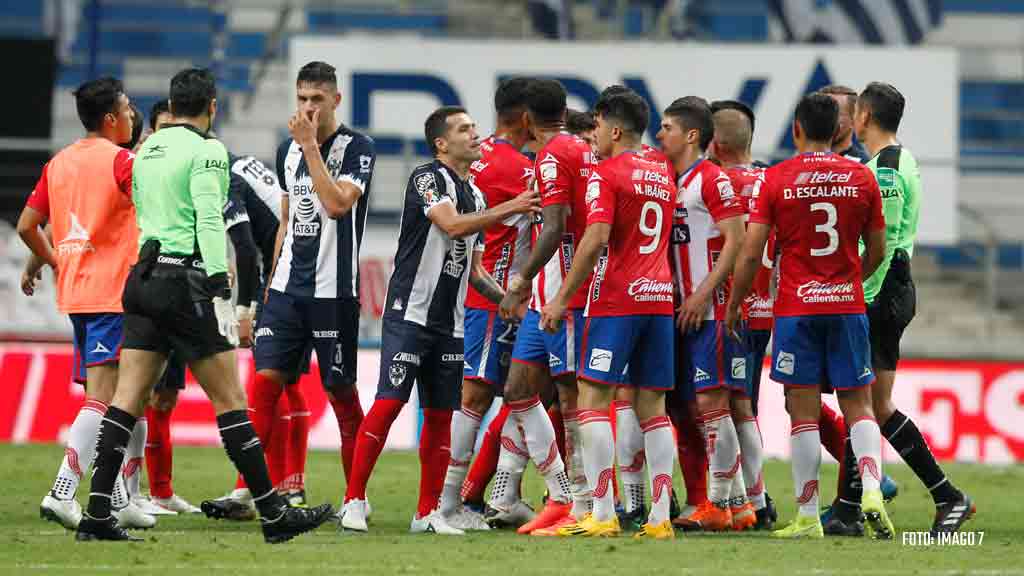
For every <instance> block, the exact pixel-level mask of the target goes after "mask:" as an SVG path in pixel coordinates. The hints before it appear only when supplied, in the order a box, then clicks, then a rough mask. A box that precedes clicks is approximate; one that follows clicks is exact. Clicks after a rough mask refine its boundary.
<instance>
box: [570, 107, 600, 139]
mask: <svg viewBox="0 0 1024 576" xmlns="http://www.w3.org/2000/svg"><path fill="white" fill-rule="evenodd" d="M595 128H597V120H595V119H594V115H593V114H591V113H590V112H580V111H579V110H573V109H572V108H569V109H568V110H566V111H565V129H566V130H568V131H569V133H570V134H575V135H577V136H578V135H580V134H583V133H584V132H590V131H591V130H593V129H595Z"/></svg>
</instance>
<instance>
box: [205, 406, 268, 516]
mask: <svg viewBox="0 0 1024 576" xmlns="http://www.w3.org/2000/svg"><path fill="white" fill-rule="evenodd" d="M217 427H218V428H220V438H221V441H222V442H223V443H224V449H225V450H226V451H227V453H228V457H229V458H231V461H232V462H234V464H235V468H237V469H238V471H239V473H241V474H242V478H244V479H245V483H246V484H247V485H248V486H249V492H251V493H252V497H253V502H254V503H255V504H256V508H258V509H259V511H260V516H262V517H263V518H265V519H268V520H273V519H275V518H277V517H278V516H280V515H281V509H282V508H283V507H284V506H285V501H284V498H282V497H281V496H280V495H279V494H278V493H277V491H276V490H274V486H273V484H271V483H270V474H269V473H268V472H267V461H266V460H265V459H264V457H263V446H262V445H261V444H260V439H259V438H258V437H257V436H256V431H255V430H254V429H253V427H252V423H251V422H249V414H248V413H247V412H246V411H245V410H233V411H231V412H225V413H223V414H221V415H219V416H217Z"/></svg>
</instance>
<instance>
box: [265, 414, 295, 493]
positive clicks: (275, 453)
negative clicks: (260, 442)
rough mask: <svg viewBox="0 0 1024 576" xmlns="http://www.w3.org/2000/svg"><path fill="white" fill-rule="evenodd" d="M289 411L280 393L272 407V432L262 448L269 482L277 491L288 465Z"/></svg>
mask: <svg viewBox="0 0 1024 576" xmlns="http://www.w3.org/2000/svg"><path fill="white" fill-rule="evenodd" d="M291 421H292V417H291V413H290V411H289V408H288V400H287V399H285V398H284V395H282V396H281V397H280V398H278V400H277V405H276V406H275V407H274V423H273V427H274V429H273V432H271V433H270V439H269V443H268V444H267V445H266V447H265V448H264V450H265V454H266V458H267V472H269V473H270V483H271V485H273V486H274V488H277V490H278V491H281V490H284V489H286V488H287V486H285V485H284V480H285V477H286V476H287V475H288V474H287V466H288V436H289V427H290V426H291Z"/></svg>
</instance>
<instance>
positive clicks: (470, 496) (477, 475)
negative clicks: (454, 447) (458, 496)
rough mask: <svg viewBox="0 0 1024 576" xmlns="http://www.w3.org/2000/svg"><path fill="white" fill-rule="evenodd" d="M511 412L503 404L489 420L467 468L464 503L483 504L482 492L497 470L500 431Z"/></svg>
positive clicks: (463, 486)
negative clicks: (470, 464)
mask: <svg viewBox="0 0 1024 576" xmlns="http://www.w3.org/2000/svg"><path fill="white" fill-rule="evenodd" d="M511 412H512V409H511V408H509V406H508V404H505V403H503V404H502V405H501V410H499V411H498V414H497V416H495V417H494V420H491V423H490V425H488V426H487V431H486V432H484V439H483V440H482V441H481V442H480V452H478V453H477V455H476V458H475V459H474V460H473V465H472V466H471V467H470V468H469V474H467V475H466V480H465V481H464V482H463V483H462V499H463V500H464V501H466V502H483V501H484V490H486V489H487V485H488V484H489V483H490V482H491V478H493V477H494V472H495V470H497V469H498V455H499V454H501V429H502V427H504V426H505V421H506V420H508V415H509V414H510V413H511Z"/></svg>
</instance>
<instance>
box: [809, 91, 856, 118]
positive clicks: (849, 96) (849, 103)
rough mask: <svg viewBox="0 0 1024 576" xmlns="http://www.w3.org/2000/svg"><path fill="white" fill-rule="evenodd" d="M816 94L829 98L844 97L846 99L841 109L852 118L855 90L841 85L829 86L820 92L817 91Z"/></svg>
mask: <svg viewBox="0 0 1024 576" xmlns="http://www.w3.org/2000/svg"><path fill="white" fill-rule="evenodd" d="M818 92H821V93H822V94H828V95H829V96H846V99H845V100H844V101H843V108H844V109H845V110H846V113H847V114H849V115H850V116H853V110H854V107H855V106H856V105H857V91H856V90H854V89H853V88H850V87H849V86H844V85H842V84H829V85H828V86H825V87H824V88H822V89H821V90H818Z"/></svg>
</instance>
